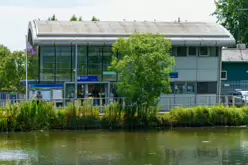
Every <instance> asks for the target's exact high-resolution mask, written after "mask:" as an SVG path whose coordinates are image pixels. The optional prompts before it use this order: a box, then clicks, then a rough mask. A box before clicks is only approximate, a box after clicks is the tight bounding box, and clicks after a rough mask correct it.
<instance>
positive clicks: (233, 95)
mask: <svg viewBox="0 0 248 165" xmlns="http://www.w3.org/2000/svg"><path fill="white" fill-rule="evenodd" d="M233 101H234V103H233ZM247 103H248V91H234V92H230V93H229V94H228V105H229V106H232V105H233V104H234V105H235V106H237V107H242V106H244V105H247Z"/></svg>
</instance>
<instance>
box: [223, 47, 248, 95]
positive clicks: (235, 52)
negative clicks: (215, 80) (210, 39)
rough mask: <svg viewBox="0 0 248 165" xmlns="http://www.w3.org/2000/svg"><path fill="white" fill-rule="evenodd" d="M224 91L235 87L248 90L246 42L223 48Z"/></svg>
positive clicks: (247, 51)
mask: <svg viewBox="0 0 248 165" xmlns="http://www.w3.org/2000/svg"><path fill="white" fill-rule="evenodd" d="M221 80H222V91H223V92H222V93H223V94H226V93H227V91H232V90H235V89H242V90H248V49H246V45H245V44H240V45H237V47H236V48H223V50H222V72H221Z"/></svg>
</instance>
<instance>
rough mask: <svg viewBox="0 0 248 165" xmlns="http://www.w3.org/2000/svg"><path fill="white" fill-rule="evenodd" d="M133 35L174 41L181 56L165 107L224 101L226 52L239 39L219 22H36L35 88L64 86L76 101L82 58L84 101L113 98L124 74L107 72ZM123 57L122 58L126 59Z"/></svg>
mask: <svg viewBox="0 0 248 165" xmlns="http://www.w3.org/2000/svg"><path fill="white" fill-rule="evenodd" d="M133 33H154V34H157V33H159V34H163V35H165V37H166V38H168V39H169V40H171V42H172V47H173V48H172V51H171V54H172V55H173V56H175V57H176V66H175V67H174V68H173V69H174V70H173V73H172V74H171V86H172V90H173V93H172V94H170V95H166V96H163V97H161V104H163V105H166V106H164V109H170V108H172V107H173V106H174V105H190V106H191V105H192V106H194V105H196V104H204V103H206V99H205V97H206V96H207V97H208V98H210V100H209V101H208V103H209V104H215V103H216V102H218V98H219V97H218V95H220V87H221V80H220V77H221V76H220V75H221V54H222V50H221V48H222V47H223V46H233V45H235V39H234V38H233V36H232V35H231V34H230V33H229V32H228V31H227V30H226V29H225V28H224V27H222V26H221V25H218V24H215V23H201V22H180V23H179V22H137V21H136V22H128V21H123V22H114V21H113V22H105V21H101V22H69V21H68V22H67V21H63V22H60V21H37V20H35V21H31V22H30V23H29V26H28V41H29V43H30V44H31V45H32V46H35V47H37V48H38V66H37V67H38V74H37V75H38V77H37V79H38V84H34V85H33V88H38V87H39V88H43V87H44V88H48V87H53V88H55V87H56V84H59V85H61V86H59V87H62V86H63V97H65V98H67V97H73V93H75V92H74V90H75V72H74V71H75V55H76V54H77V55H78V63H77V66H78V78H77V79H78V87H77V88H78V90H80V89H81V86H82V85H84V86H83V88H84V90H82V91H84V93H83V95H82V97H84V98H87V97H89V95H91V93H92V92H93V90H94V89H96V88H97V89H98V90H99V92H100V97H101V98H109V97H112V95H113V93H112V91H113V90H112V86H113V84H114V83H115V82H116V81H120V80H119V77H118V74H116V73H113V72H109V71H108V69H107V68H108V66H109V65H110V63H111V56H112V55H113V53H112V50H111V47H112V44H113V43H114V42H115V41H117V40H118V38H120V37H123V38H128V37H129V36H130V34H133ZM76 50H77V53H76V52H75V51H76ZM117 56H118V58H119V59H121V58H122V56H123V55H121V54H118V55H117ZM51 84H52V85H51ZM82 91H81V92H82ZM51 93H53V92H51ZM57 93H60V94H61V92H58V91H56V92H55V94H57ZM77 93H78V94H79V93H80V91H78V92H77ZM46 95H47V96H48V95H49V93H48V92H47V93H46ZM52 97H53V94H51V98H52Z"/></svg>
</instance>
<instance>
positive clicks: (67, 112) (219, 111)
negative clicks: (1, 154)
mask: <svg viewBox="0 0 248 165" xmlns="http://www.w3.org/2000/svg"><path fill="white" fill-rule="evenodd" d="M104 109H105V114H104V115H103V116H101V115H100V114H99V111H100V109H99V108H98V107H94V106H92V104H91V103H90V102H87V101H85V102H84V104H83V105H82V106H76V105H74V104H71V105H68V106H67V107H64V108H62V109H61V108H55V107H54V105H52V104H50V103H40V104H39V105H37V104H36V103H35V102H24V103H19V104H10V103H9V104H8V105H7V106H6V107H0V132H9V131H34V130H50V129H61V130H63V129H77V130H81V129H128V130H134V129H148V128H151V129H157V128H158V127H159V128H165V127H207V126H243V125H247V124H248V107H243V108H236V107H224V106H214V107H193V108H177V109H173V110H171V111H170V113H167V114H164V115H161V114H158V111H160V108H159V107H155V108H149V110H145V108H142V107H141V108H140V109H137V107H128V108H122V107H121V106H120V105H119V104H118V103H112V104H110V105H109V106H105V107H104Z"/></svg>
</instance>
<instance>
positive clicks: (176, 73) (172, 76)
mask: <svg viewBox="0 0 248 165" xmlns="http://www.w3.org/2000/svg"><path fill="white" fill-rule="evenodd" d="M165 76H166V75H165ZM170 78H178V72H171V73H170Z"/></svg>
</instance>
